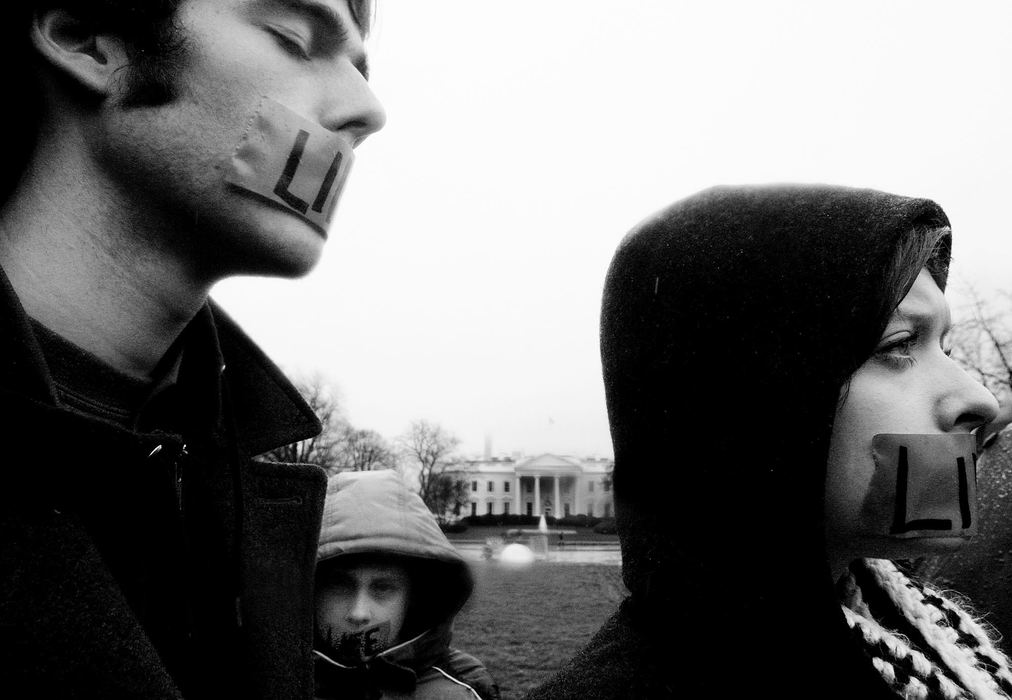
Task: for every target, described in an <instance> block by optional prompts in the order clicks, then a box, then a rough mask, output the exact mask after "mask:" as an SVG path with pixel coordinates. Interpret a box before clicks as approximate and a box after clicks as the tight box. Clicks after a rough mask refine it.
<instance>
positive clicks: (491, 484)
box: [488, 481, 495, 493]
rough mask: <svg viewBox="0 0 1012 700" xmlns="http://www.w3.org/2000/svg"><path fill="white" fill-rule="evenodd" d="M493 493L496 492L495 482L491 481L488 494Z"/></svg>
mask: <svg viewBox="0 0 1012 700" xmlns="http://www.w3.org/2000/svg"><path fill="white" fill-rule="evenodd" d="M493 491H495V482H494V481H490V482H488V492H489V493H492V492H493Z"/></svg>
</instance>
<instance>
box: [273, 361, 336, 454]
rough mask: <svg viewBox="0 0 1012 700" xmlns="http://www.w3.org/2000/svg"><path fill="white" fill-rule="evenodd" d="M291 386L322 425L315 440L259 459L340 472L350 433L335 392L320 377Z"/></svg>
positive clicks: (282, 449) (301, 379)
mask: <svg viewBox="0 0 1012 700" xmlns="http://www.w3.org/2000/svg"><path fill="white" fill-rule="evenodd" d="M292 383H293V384H295V386H296V387H297V388H298V390H299V393H301V394H302V396H303V398H305V399H306V403H308V404H309V406H310V408H312V409H313V412H315V413H316V416H317V417H318V418H319V419H320V422H321V423H322V424H323V431H322V432H321V433H320V434H319V435H317V436H316V437H312V438H309V439H308V440H302V441H301V442H295V443H292V444H290V445H285V446H283V447H279V448H277V449H275V450H271V451H270V452H268V453H266V454H264V455H262V456H263V457H264V458H265V459H268V460H271V461H273V462H291V463H302V464H316V465H318V466H321V467H323V468H324V469H326V470H327V472H328V473H330V472H335V471H341V467H342V457H341V455H342V450H343V446H344V443H345V442H346V440H347V433H348V431H349V430H350V429H351V426H350V424H349V423H348V420H347V419H346V418H345V417H344V413H343V412H342V410H341V406H340V404H339V402H338V399H337V393H336V391H335V390H334V389H333V388H332V387H331V386H329V385H328V384H327V383H326V382H325V381H324V379H323V378H322V377H321V376H320V375H313V376H311V377H301V378H297V379H294V380H293V382H292Z"/></svg>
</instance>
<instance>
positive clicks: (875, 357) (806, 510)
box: [528, 185, 1012, 700]
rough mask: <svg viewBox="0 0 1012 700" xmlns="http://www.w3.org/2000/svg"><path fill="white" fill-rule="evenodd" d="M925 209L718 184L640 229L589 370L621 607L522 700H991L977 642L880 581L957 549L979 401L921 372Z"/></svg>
mask: <svg viewBox="0 0 1012 700" xmlns="http://www.w3.org/2000/svg"><path fill="white" fill-rule="evenodd" d="M950 240H951V238H950V229H949V222H948V219H947V218H946V215H945V214H944V212H943V211H942V209H941V208H939V207H938V205H936V204H935V203H934V202H931V201H929V200H926V199H913V198H908V197H901V196H896V195H892V194H887V193H883V192H878V191H874V190H867V189H851V188H845V187H835V186H823V185H776V186H740V187H718V188H713V189H710V190H706V191H703V192H701V193H698V194H696V195H694V196H691V197H689V198H687V199H684V200H682V201H679V202H676V203H674V204H672V205H670V206H668V207H667V208H665V209H663V210H661V211H659V212H658V213H656V214H654V215H653V216H651V217H649V218H647V219H646V220H644V221H643V222H642V223H640V224H639V225H638V226H637V227H635V228H634V229H633V230H632V231H631V232H630V233H629V234H628V235H627V236H626V237H625V239H624V240H623V241H622V243H621V244H620V245H619V247H618V250H617V251H616V253H615V256H614V258H613V260H612V263H611V266H610V269H609V272H608V276H607V279H606V282H605V289H604V297H603V304H602V314H601V355H602V361H603V370H604V383H605V391H606V398H607V405H608V416H609V421H610V425H611V433H612V440H613V444H614V448H615V472H614V493H615V498H616V516H617V522H618V528H619V535H620V538H621V545H622V558H623V579H624V581H625V584H626V587H627V588H628V589H629V596H628V597H627V598H626V599H625V600H624V601H623V602H622V604H621V605H620V607H619V609H618V611H617V612H616V613H615V614H614V615H613V616H612V617H611V618H610V619H609V620H608V621H607V622H606V623H605V624H604V626H603V627H602V628H601V629H600V630H599V631H598V632H597V634H596V635H595V636H594V638H593V639H592V640H591V641H590V643H589V644H588V645H587V646H586V647H585V648H584V649H583V650H582V651H581V652H579V654H578V655H577V656H576V657H574V658H573V659H572V660H571V661H570V662H569V663H568V664H567V665H566V666H565V667H564V668H563V669H562V670H561V671H560V672H559V673H558V674H556V675H555V676H553V677H551V678H550V679H548V680H547V681H546V682H545V683H544V684H543V685H542V686H540V687H539V688H536V689H535V690H534V691H533V692H532V693H531V694H530V695H529V696H528V697H529V699H530V700H534V699H541V698H554V699H559V698H563V699H565V698H582V699H588V698H589V699H591V700H592V699H594V698H639V699H642V698H667V697H683V696H684V697H753V696H755V697H778V698H785V697H805V698H811V697H817V698H862V699H865V698H895V697H897V696H901V697H911V698H935V697H938V698H943V697H944V698H1005V697H1007V696H1008V694H1009V693H1010V691H1012V674H1010V673H1009V665H1008V660H1007V659H1006V657H1005V656H1004V654H1002V652H1001V651H1000V650H999V649H998V648H996V646H995V643H994V642H993V640H992V639H991V637H990V636H989V633H988V631H987V630H986V629H985V628H984V626H983V625H982V624H980V623H978V622H977V621H975V620H974V619H973V618H972V617H971V616H970V615H969V614H967V612H966V611H965V610H964V609H963V608H962V607H960V606H959V605H957V604H956V603H955V602H953V601H952V600H949V598H948V597H947V596H945V595H943V594H941V593H940V592H938V591H936V590H934V589H932V588H931V587H930V586H928V585H925V584H922V583H919V582H916V581H913V580H911V579H910V578H909V577H908V576H906V575H905V574H904V573H903V571H902V570H901V569H900V568H899V567H897V565H895V564H894V563H893V562H892V561H891V560H892V559H901V560H902V559H907V558H910V557H913V556H915V555H919V554H923V553H925V552H931V551H946V550H949V549H953V548H955V547H957V546H959V544H960V543H961V542H963V541H964V540H965V539H966V538H968V537H969V536H971V535H972V534H973V532H974V531H975V528H976V512H975V510H974V507H973V506H974V503H973V501H974V496H975V494H974V483H975V473H974V460H975V454H973V446H974V439H973V435H972V434H971V431H972V430H973V429H975V428H976V427H978V426H979V425H980V424H982V423H984V422H986V421H987V420H989V419H990V418H991V417H992V416H993V415H994V413H995V410H996V403H995V401H994V398H993V397H992V396H991V395H990V394H989V393H987V392H986V391H985V390H984V389H983V387H981V386H980V385H979V384H977V383H976V382H974V381H972V380H971V379H970V378H969V377H968V376H967V375H966V374H965V373H964V372H963V371H962V369H960V368H959V367H958V366H957V365H956V364H955V363H954V362H953V361H952V360H951V359H950V358H949V357H948V356H947V353H946V352H945V351H944V348H943V342H944V336H945V333H946V332H947V329H948V324H949V312H948V306H947V304H946V302H945V300H944V297H943V296H942V291H943V290H944V287H945V281H946V276H947V269H948V263H949V255H950V245H951V244H950Z"/></svg>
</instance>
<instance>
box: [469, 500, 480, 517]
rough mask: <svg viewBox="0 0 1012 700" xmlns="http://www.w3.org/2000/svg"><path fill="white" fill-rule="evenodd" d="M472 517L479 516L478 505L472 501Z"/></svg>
mask: <svg viewBox="0 0 1012 700" xmlns="http://www.w3.org/2000/svg"><path fill="white" fill-rule="evenodd" d="M471 515H478V504H477V503H475V502H474V501H471Z"/></svg>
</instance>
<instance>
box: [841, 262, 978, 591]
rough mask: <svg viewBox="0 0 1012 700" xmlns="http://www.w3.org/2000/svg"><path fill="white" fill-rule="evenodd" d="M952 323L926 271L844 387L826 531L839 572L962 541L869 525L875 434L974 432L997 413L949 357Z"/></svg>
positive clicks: (872, 514) (873, 503) (938, 292)
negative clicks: (853, 563) (868, 560)
mask: <svg viewBox="0 0 1012 700" xmlns="http://www.w3.org/2000/svg"><path fill="white" fill-rule="evenodd" d="M949 325H950V318H949V305H948V303H947V302H946V301H945V297H944V296H943V295H942V292H941V290H940V289H939V288H938V285H937V284H935V281H934V280H933V279H932V278H931V275H930V274H928V272H927V270H921V273H920V275H918V277H917V280H916V282H914V285H913V287H911V289H910V291H909V293H907V295H906V296H905V297H904V298H903V301H902V302H900V305H899V306H898V307H897V308H896V310H895V311H894V312H893V315H892V317H891V318H890V320H889V325H888V326H887V327H886V329H885V331H884V332H883V333H882V337H881V339H880V340H879V344H878V347H877V348H876V350H875V352H874V353H873V354H872V356H871V357H869V358H868V359H867V360H866V361H865V363H864V364H863V365H861V367H859V368H858V370H857V371H856V372H855V373H854V375H853V376H852V377H851V380H850V382H849V384H847V385H846V386H845V387H844V388H843V389H842V393H841V397H842V398H843V402H842V404H841V405H840V407H839V408H838V409H837V411H836V418H835V421H834V423H833V433H832V439H831V442H830V450H829V461H828V465H827V474H826V536H827V543H828V549H829V555H830V563H831V565H832V566H833V567H834V569H836V574H839V573H842V569H843V567H845V566H846V565H847V563H848V562H849V561H850V560H852V559H855V558H858V557H881V558H903V557H911V556H919V555H922V554H924V553H926V552H930V551H934V550H940V551H945V550H946V549H951V548H953V547H956V546H958V545H959V544H961V542H962V539H960V538H957V537H931V538H928V539H924V538H919V537H913V538H909V539H902V538H897V537H891V536H889V535H888V534H886V533H882V532H881V531H879V532H876V531H875V528H874V527H870V526H869V519H872V518H873V517H874V515H875V514H874V512H873V511H874V510H875V508H876V507H878V508H879V510H881V507H879V506H877V505H876V501H875V500H874V499H875V494H874V493H873V491H874V485H873V476H875V472H876V462H875V458H874V457H873V449H872V438H873V437H874V436H875V435H879V434H885V433H902V434H927V435H937V434H946V433H967V432H969V431H971V430H973V429H974V428H976V427H978V426H980V425H981V424H983V423H986V422H987V421H989V420H991V419H992V418H994V416H995V415H996V413H997V410H998V404H997V402H996V401H995V399H994V397H993V396H992V395H991V393H990V392H988V391H987V390H986V389H985V388H984V387H983V386H982V385H981V384H979V383H978V382H976V381H974V380H973V379H971V378H970V377H969V375H967V374H966V373H965V372H964V371H963V370H962V368H960V367H959V365H957V364H956V362H955V361H953V360H952V359H951V358H950V357H949V356H948V354H947V351H946V349H945V338H946V335H947V333H948V331H949ZM909 468H910V470H911V471H913V470H915V469H917V465H916V464H911V465H910V467H909ZM879 480H881V474H880V476H879ZM875 483H876V484H877V483H878V481H876V482H875Z"/></svg>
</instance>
